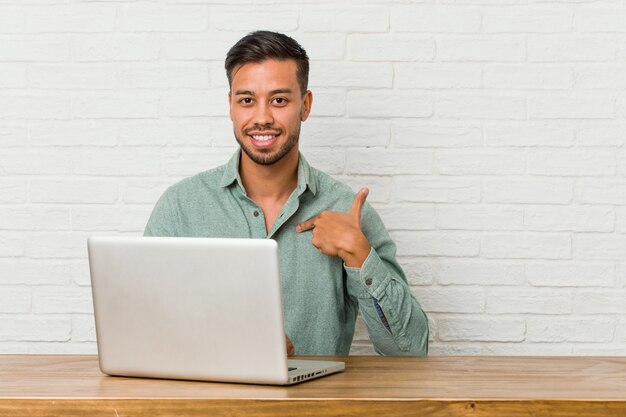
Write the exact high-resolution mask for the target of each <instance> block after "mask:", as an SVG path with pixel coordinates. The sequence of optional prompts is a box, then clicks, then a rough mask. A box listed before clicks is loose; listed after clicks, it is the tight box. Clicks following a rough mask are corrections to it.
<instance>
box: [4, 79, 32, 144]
mask: <svg viewBox="0 0 626 417" xmlns="http://www.w3.org/2000/svg"><path fill="white" fill-rule="evenodd" d="M0 72H2V70H0ZM0 143H2V146H3V147H5V148H8V147H9V146H25V145H26V144H27V143H28V133H27V130H26V126H23V125H18V124H12V123H8V124H0Z"/></svg>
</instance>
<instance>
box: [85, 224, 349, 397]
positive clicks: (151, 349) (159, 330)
mask: <svg viewBox="0 0 626 417" xmlns="http://www.w3.org/2000/svg"><path fill="white" fill-rule="evenodd" d="M87 246H88V252H89V269H90V272H91V288H92V295H93V303H94V313H95V320H96V336H97V344H98V358H99V364H100V370H101V371H102V372H103V373H105V374H108V375H117V376H133V377H149V378H167V379H186V380H200V381H223V382H242V383H253V384H272V385H290V384H296V383H299V382H302V381H306V380H309V379H313V378H318V377H321V376H325V375H329V374H331V373H334V372H339V371H342V370H343V369H344V367H345V364H344V363H343V362H334V361H316V360H288V359H287V354H286V346H285V345H286V341H285V333H284V324H283V307H282V298H281V291H280V275H279V269H278V268H279V267H278V265H279V263H278V244H277V243H276V242H275V241H274V240H271V239H216V238H171V237H112V236H106V237H105V236H92V237H90V238H89V239H88V243H87ZM296 354H297V352H296Z"/></svg>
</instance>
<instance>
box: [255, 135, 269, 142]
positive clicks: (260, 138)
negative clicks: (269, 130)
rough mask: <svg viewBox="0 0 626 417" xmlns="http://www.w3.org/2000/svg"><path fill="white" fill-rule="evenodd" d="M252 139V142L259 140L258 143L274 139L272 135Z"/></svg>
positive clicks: (256, 136)
mask: <svg viewBox="0 0 626 417" xmlns="http://www.w3.org/2000/svg"><path fill="white" fill-rule="evenodd" d="M252 137H253V138H254V140H260V141H266V140H270V139H272V138H273V137H274V135H262V136H261V135H254V136H252Z"/></svg>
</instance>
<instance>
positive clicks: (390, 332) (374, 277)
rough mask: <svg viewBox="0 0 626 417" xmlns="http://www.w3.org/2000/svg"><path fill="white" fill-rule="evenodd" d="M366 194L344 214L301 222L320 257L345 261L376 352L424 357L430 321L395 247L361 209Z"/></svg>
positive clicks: (349, 282) (351, 289)
mask: <svg viewBox="0 0 626 417" xmlns="http://www.w3.org/2000/svg"><path fill="white" fill-rule="evenodd" d="M367 194H368V190H367V189H366V188H365V189H362V190H360V191H359V192H358V193H357V195H356V197H355V199H354V202H353V204H352V207H351V209H350V211H348V212H346V213H339V212H330V211H329V212H323V213H320V214H319V215H318V216H315V217H313V218H311V219H309V220H307V221H306V222H303V223H301V224H299V225H298V226H297V228H296V231H298V232H304V231H306V230H311V229H312V230H313V239H312V241H311V243H312V244H313V245H314V246H315V247H316V248H318V250H319V251H320V252H322V253H324V254H327V255H330V256H339V257H341V258H342V259H343V260H344V269H345V271H346V274H347V288H348V293H349V294H350V295H351V296H352V297H354V298H356V300H357V301H358V304H359V310H360V312H361V315H362V316H363V319H364V321H365V324H366V326H367V330H368V333H369V336H370V339H371V340H372V343H373V344H374V347H375V349H376V351H377V352H378V353H381V354H384V355H425V354H427V353H428V320H427V318H426V314H425V313H424V311H423V310H422V308H421V307H420V305H419V303H418V302H417V300H416V299H415V297H414V296H413V295H412V294H411V291H410V290H409V287H408V285H407V280H406V277H405V276H404V272H403V271H402V268H401V267H400V265H399V264H398V262H397V261H396V259H395V254H396V246H395V244H394V243H393V241H392V240H391V237H390V236H389V233H388V232H387V230H386V229H385V226H384V224H383V222H382V220H381V219H380V217H379V216H378V214H377V213H376V211H375V210H374V209H373V208H371V206H369V205H365V199H366V198H367Z"/></svg>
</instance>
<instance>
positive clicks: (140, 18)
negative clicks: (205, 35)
mask: <svg viewBox="0 0 626 417" xmlns="http://www.w3.org/2000/svg"><path fill="white" fill-rule="evenodd" d="M118 14H119V19H120V24H121V28H122V30H123V31H124V32H200V31H204V30H206V29H208V27H209V9H208V7H207V6H188V5H154V4H145V5H144V4H126V5H124V7H122V8H121V10H119V11H118Z"/></svg>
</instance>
